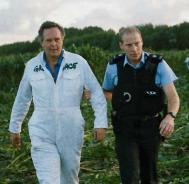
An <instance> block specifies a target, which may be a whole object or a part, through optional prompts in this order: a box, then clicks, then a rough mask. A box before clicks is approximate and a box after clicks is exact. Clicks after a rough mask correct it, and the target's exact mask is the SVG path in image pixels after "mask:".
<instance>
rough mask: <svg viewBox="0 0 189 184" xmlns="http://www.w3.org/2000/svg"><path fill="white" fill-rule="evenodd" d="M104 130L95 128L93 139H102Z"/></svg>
mask: <svg viewBox="0 0 189 184" xmlns="http://www.w3.org/2000/svg"><path fill="white" fill-rule="evenodd" d="M105 132H106V129H105V128H95V130H94V139H95V140H97V141H101V140H103V139H104V137H105Z"/></svg>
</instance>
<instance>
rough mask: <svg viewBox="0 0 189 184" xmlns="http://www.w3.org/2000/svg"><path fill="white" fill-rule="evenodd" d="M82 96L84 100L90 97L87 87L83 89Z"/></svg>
mask: <svg viewBox="0 0 189 184" xmlns="http://www.w3.org/2000/svg"><path fill="white" fill-rule="evenodd" d="M83 97H84V98H85V99H86V100H89V99H90V98H91V93H90V91H89V90H88V89H84V90H83Z"/></svg>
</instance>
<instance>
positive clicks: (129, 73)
mask: <svg viewBox="0 0 189 184" xmlns="http://www.w3.org/2000/svg"><path fill="white" fill-rule="evenodd" d="M124 60H125V54H121V55H119V56H117V57H115V58H114V59H113V60H112V61H111V62H110V64H116V65H117V76H118V84H117V86H115V87H114V89H113V93H112V107H113V110H114V111H116V112H117V113H118V114H119V115H121V116H124V117H127V116H145V115H155V114H157V113H158V112H161V111H162V110H163V105H164V93H163V90H162V88H160V87H158V86H157V85H156V84H155V76H156V72H157V66H158V64H159V63H160V62H161V61H162V57H161V56H157V55H152V54H151V55H147V54H146V55H145V64H144V65H143V66H142V67H141V68H138V69H135V68H133V67H131V66H130V65H129V64H126V65H125V66H124Z"/></svg>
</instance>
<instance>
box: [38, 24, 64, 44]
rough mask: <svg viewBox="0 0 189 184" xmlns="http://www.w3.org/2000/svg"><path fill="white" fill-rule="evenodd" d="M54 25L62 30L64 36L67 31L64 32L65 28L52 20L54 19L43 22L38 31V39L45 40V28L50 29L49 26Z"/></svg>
mask: <svg viewBox="0 0 189 184" xmlns="http://www.w3.org/2000/svg"><path fill="white" fill-rule="evenodd" d="M53 27H57V28H58V29H59V30H60V33H61V35H62V38H64V36H65V32H64V28H63V27H62V26H61V25H59V24H58V23H56V22H52V21H45V22H43V23H42V24H41V26H40V28H39V31H38V40H39V42H40V43H41V42H42V41H43V32H44V30H45V29H49V28H53Z"/></svg>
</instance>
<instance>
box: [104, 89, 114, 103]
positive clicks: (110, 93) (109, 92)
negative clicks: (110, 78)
mask: <svg viewBox="0 0 189 184" xmlns="http://www.w3.org/2000/svg"><path fill="white" fill-rule="evenodd" d="M103 92H104V96H105V97H106V99H107V100H109V101H111V100H112V92H111V91H108V90H105V89H103Z"/></svg>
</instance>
